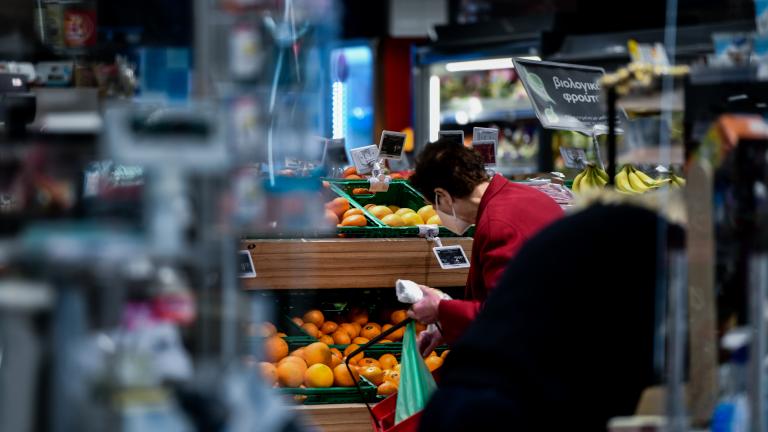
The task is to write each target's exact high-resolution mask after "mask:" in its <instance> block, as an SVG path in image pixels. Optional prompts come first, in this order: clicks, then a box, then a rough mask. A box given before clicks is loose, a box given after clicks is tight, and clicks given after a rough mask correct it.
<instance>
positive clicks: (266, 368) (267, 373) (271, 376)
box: [259, 362, 277, 387]
mask: <svg viewBox="0 0 768 432" xmlns="http://www.w3.org/2000/svg"><path fill="white" fill-rule="evenodd" d="M259 367H261V376H262V378H264V382H266V383H267V385H268V386H270V387H272V386H273V385H275V383H276V382H277V368H276V367H275V365H273V364H272V363H267V362H261V363H259Z"/></svg>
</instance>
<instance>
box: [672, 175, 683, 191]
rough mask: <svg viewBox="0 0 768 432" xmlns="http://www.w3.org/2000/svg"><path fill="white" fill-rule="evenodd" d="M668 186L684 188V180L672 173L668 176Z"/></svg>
mask: <svg viewBox="0 0 768 432" xmlns="http://www.w3.org/2000/svg"><path fill="white" fill-rule="evenodd" d="M669 184H670V186H672V187H673V188H674V187H680V188H681V187H685V179H684V178H682V177H680V176H676V175H675V173H672V174H670V175H669Z"/></svg>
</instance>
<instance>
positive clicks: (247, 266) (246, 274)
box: [237, 250, 256, 279]
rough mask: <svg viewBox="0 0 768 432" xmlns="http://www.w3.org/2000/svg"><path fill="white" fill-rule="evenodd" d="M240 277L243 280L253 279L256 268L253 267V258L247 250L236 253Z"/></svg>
mask: <svg viewBox="0 0 768 432" xmlns="http://www.w3.org/2000/svg"><path fill="white" fill-rule="evenodd" d="M237 261H238V264H239V268H238V270H239V272H240V277H241V278H243V279H248V278H255V277H256V268H255V267H254V266H253V257H251V253H250V252H248V251H247V250H241V251H238V253H237Z"/></svg>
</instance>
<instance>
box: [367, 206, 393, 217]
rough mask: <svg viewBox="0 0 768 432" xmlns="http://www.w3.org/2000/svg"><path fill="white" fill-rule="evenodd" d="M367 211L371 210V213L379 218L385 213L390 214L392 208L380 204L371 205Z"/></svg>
mask: <svg viewBox="0 0 768 432" xmlns="http://www.w3.org/2000/svg"><path fill="white" fill-rule="evenodd" d="M368 211H369V212H371V214H372V215H374V216H376V217H377V218H379V219H381V218H383V217H384V216H386V215H391V214H392V210H390V209H389V207H385V206H382V205H377V206H375V207H371V208H369V209H368Z"/></svg>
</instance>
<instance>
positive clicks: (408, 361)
mask: <svg viewBox="0 0 768 432" xmlns="http://www.w3.org/2000/svg"><path fill="white" fill-rule="evenodd" d="M435 390H437V384H435V379H434V378H433V377H432V374H431V373H430V372H429V369H428V368H427V365H426V364H425V363H424V359H423V358H421V354H420V353H419V347H418V346H417V345H416V325H415V324H414V322H413V321H412V322H410V323H408V326H407V327H406V329H405V335H404V336H403V352H402V355H401V357H400V387H399V389H398V391H397V407H396V408H395V424H397V423H400V422H401V421H403V420H405V419H407V418H408V417H410V416H412V415H414V414H416V413H417V412H419V411H421V410H423V409H424V407H426V406H427V402H428V401H429V398H430V397H431V396H432V393H434V392H435Z"/></svg>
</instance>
